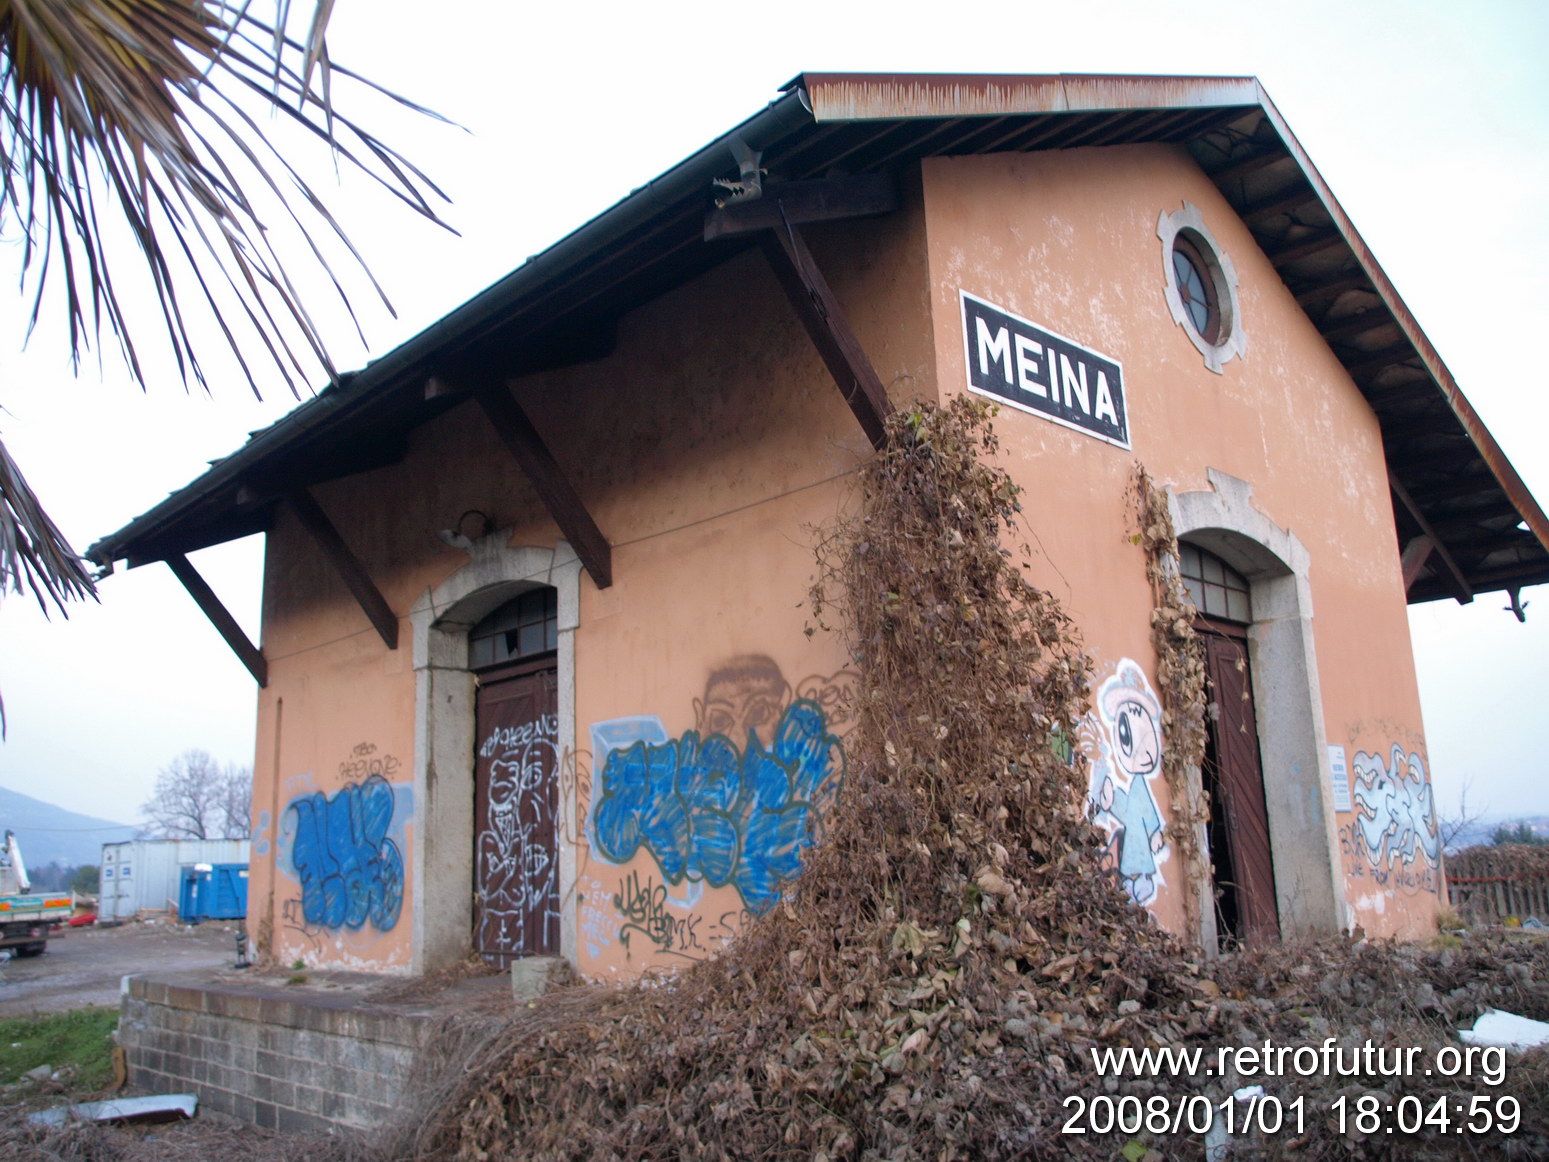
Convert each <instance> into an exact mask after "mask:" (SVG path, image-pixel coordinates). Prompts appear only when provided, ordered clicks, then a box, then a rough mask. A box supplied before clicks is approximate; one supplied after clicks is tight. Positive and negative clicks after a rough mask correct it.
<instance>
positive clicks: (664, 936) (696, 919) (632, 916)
mask: <svg viewBox="0 0 1549 1162" xmlns="http://www.w3.org/2000/svg"><path fill="white" fill-rule="evenodd" d="M613 906H614V907H615V908H617V909H618V912H619V915H621V916H622V917H623V918H624V924H623V925H622V927H620V929H619V942H620V943H622V944H623V945H624V948H625V950H626V952H627V951H628V950H629V948H630V934H631V933H639V934H640V935H641V936H644V937H645V938H646V939H647V940H649V941H650V942H651V943H652V944H653V945H655V947H656V948H657V950H659V951H661V952H669V953H673V954H675V955H678V956H684V957H687V958H689V959H690V960H698V959H700V958H702V957H703V956H704V955H705V953H706V949H705V948H704V946H703V945H701V944H700V943H699V925H700V924H701V923H702V921H703V917H702V916H699V915H697V914H695V913H692V912H691V913H689V914H688V915H687V916H683V917H678V916H674V915H673V914H672V913H671V912H669V911H668V910H667V888H666V885H664V884H658V883H654V882H653V881H652V879H651V877H650V876H647V877H646V878H645V880H644V882H642V881H641V879H640V874H639V873H638V872H630V873H629V875H627V876H625V877H624V878H623V879H622V880H620V881H619V890H618V892H617V893H615V895H614V897H613Z"/></svg>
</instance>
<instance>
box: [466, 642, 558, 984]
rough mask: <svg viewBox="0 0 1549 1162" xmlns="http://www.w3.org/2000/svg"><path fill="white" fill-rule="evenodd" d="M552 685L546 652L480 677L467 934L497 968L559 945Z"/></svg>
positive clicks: (555, 718)
mask: <svg viewBox="0 0 1549 1162" xmlns="http://www.w3.org/2000/svg"><path fill="white" fill-rule="evenodd" d="M556 689H557V683H556V675H555V670H554V662H553V660H552V658H550V659H545V660H544V661H541V662H538V663H536V664H534V663H527V664H525V665H521V666H513V667H507V668H506V669H504V670H501V671H496V672H495V673H493V674H482V675H480V684H479V695H478V713H477V723H478V725H477V736H476V737H477V741H478V746H477V750H476V752H475V755H474V780H473V781H474V836H475V839H474V843H475V847H474V933H473V937H474V949H475V950H476V951H477V952H478V954H479V955H480V956H482V957H483V958H484V959H485V960H486V961H488V962H489V963H490V964H493V965H495V966H497V967H499V968H506V967H508V966H509V965H510V964H511V962H512V961H514V960H518V959H520V958H522V957H524V956H540V955H553V954H556V953H558V951H559V851H558V847H557V845H556V842H555V837H556V826H555V815H556V812H557V810H558V807H559V793H558V772H559V763H558V761H557V753H556V745H557V741H558V734H559V730H558V726H559V723H558V715H557V709H558V703H557V700H556Z"/></svg>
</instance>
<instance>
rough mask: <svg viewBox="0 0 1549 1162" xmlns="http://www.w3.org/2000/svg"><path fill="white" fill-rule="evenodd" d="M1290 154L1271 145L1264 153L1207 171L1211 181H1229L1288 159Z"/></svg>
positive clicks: (1217, 182) (1217, 183) (1281, 148)
mask: <svg viewBox="0 0 1549 1162" xmlns="http://www.w3.org/2000/svg"><path fill="white" fill-rule="evenodd" d="M1290 160H1291V155H1290V153H1289V152H1287V151H1286V150H1285V149H1284V148H1283V147H1281V146H1272V147H1271V148H1270V149H1269V150H1267V151H1266V152H1264V153H1256V154H1254V155H1253V156H1252V157H1245V158H1243V159H1242V160H1241V161H1234V162H1229V163H1227V164H1226V165H1223V166H1222V167H1221V168H1220V169H1213V170H1209V171H1207V173H1208V176H1209V178H1210V180H1211V181H1213V182H1215V184H1216V185H1218V186H1219V185H1220V184H1221V183H1222V182H1229V181H1231V180H1232V179H1233V178H1243V177H1247V176H1248V175H1249V174H1254V173H1258V171H1259V170H1261V169H1268V168H1269V167H1270V166H1272V165H1275V164H1276V163H1278V162H1282V161H1290Z"/></svg>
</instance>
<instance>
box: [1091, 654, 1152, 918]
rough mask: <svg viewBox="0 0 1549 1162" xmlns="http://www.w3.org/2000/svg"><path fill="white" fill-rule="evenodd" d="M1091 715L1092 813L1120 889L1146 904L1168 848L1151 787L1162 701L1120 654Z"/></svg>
mask: <svg viewBox="0 0 1549 1162" xmlns="http://www.w3.org/2000/svg"><path fill="white" fill-rule="evenodd" d="M1097 715H1098V719H1099V722H1100V729H1098V730H1097V731H1096V735H1097V737H1096V749H1097V754H1096V755H1095V756H1093V760H1092V777H1091V782H1090V784H1089V788H1088V795H1089V797H1090V801H1091V804H1092V815H1093V819H1094V821H1095V822H1096V823H1097V824H1098V825H1099V826H1101V827H1102V828H1103V829H1104V830H1105V831H1107V832H1108V836H1109V839H1110V841H1111V843H1112V845H1113V848H1112V861H1113V864H1114V866H1115V868H1116V870H1117V871H1118V874H1119V876H1120V878H1121V880H1122V881H1123V885H1124V889H1125V891H1127V892H1128V893H1129V895H1130V898H1131V899H1133V900H1134V901H1135V902H1136V903H1137V904H1149V903H1151V902H1152V901H1153V900H1154V899H1155V898H1156V890H1157V884H1158V883H1159V882H1161V881H1162V875H1161V871H1160V865H1161V864H1163V863H1165V862H1166V861H1167V858H1168V855H1169V854H1170V853H1169V851H1168V848H1167V836H1166V832H1165V827H1164V824H1163V820H1162V814H1161V811H1160V810H1159V809H1158V808H1157V805H1156V797H1155V795H1154V794H1153V793H1152V790H1151V780H1152V779H1153V778H1155V777H1156V776H1157V775H1159V774H1160V773H1161V769H1162V728H1161V722H1162V707H1161V703H1160V702H1159V701H1158V700H1157V697H1156V694H1155V693H1154V692H1153V691H1152V689H1151V685H1150V683H1149V682H1148V681H1147V680H1146V675H1145V672H1144V671H1143V670H1142V669H1141V668H1140V667H1139V666H1138V665H1137V664H1136V663H1134V662H1133V661H1131V660H1129V659H1128V658H1125V659H1124V660H1123V661H1121V662H1120V663H1119V665H1118V667H1117V669H1116V670H1115V672H1114V673H1113V675H1112V676H1111V677H1110V678H1109V679H1108V680H1107V681H1105V682H1104V683H1103V684H1102V685H1101V686H1100V687H1099V688H1098V691H1097ZM1087 733H1088V736H1089V741H1090V734H1091V732H1090V731H1088V732H1087Z"/></svg>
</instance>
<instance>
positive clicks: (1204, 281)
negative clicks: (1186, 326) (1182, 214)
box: [1173, 231, 1221, 344]
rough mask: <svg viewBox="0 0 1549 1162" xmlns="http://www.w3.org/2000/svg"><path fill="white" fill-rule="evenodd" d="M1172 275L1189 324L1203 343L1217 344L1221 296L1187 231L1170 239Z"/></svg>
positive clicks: (1219, 336)
mask: <svg viewBox="0 0 1549 1162" xmlns="http://www.w3.org/2000/svg"><path fill="white" fill-rule="evenodd" d="M1173 275H1174V277H1176V278H1177V280H1178V297H1179V298H1180V299H1182V300H1183V309H1184V310H1185V311H1187V312H1188V316H1189V322H1191V323H1193V324H1194V329H1195V330H1196V331H1198V332H1199V335H1200V338H1202V339H1203V340H1204V341H1205V342H1206V343H1211V344H1215V343H1219V342H1220V341H1221V296H1220V294H1219V293H1217V291H1216V280H1215V279H1214V278H1213V277H1211V270H1210V266H1209V264H1207V263H1206V262H1205V256H1204V255H1203V254H1201V253H1200V250H1199V247H1198V246H1196V245H1195V244H1194V241H1193V239H1191V238H1190V237H1189V234H1188V232H1187V231H1185V232H1184V233H1182V234H1179V235H1178V236H1177V237H1176V238H1174V239H1173Z"/></svg>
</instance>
